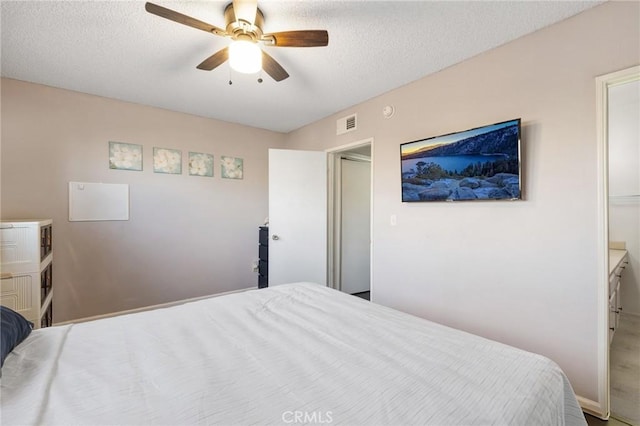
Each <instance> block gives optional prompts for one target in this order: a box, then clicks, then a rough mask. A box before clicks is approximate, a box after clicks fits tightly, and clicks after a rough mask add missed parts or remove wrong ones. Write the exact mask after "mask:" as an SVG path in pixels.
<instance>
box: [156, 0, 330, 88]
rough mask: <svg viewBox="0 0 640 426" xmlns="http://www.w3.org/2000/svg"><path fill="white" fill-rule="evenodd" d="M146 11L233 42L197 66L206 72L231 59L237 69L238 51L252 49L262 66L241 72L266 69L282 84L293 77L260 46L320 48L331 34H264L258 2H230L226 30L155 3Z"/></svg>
mask: <svg viewBox="0 0 640 426" xmlns="http://www.w3.org/2000/svg"><path fill="white" fill-rule="evenodd" d="M145 9H146V11H147V12H149V13H152V14H154V15H158V16H160V17H162V18H166V19H169V20H171V21H175V22H178V23H180V24H183V25H187V26H189V27H193V28H196V29H198V30H202V31H206V32H208V33H212V34H215V35H219V36H223V37H229V38H231V39H232V40H233V42H232V43H231V45H230V46H227V47H225V48H223V49H220V50H219V51H217V52H216V53H214V54H213V55H211V56H209V57H208V58H207V59H205V60H204V61H202V62H201V63H200V65H198V66H197V68H198V69H201V70H205V71H211V70H212V69H214V68H216V67H217V66H219V65H221V64H223V63H224V62H225V61H227V60H229V61H230V63H231V66H232V67H233V68H235V67H234V59H235V58H234V56H236V53H235V52H234V50H236V49H242V48H243V47H244V48H246V49H249V50H252V51H253V52H254V53H253V54H254V55H257V59H258V62H259V61H260V60H261V61H262V63H261V65H260V66H259V67H258V68H257V69H256V68H254V69H253V70H245V71H242V70H240V71H241V72H248V73H251V72H257V71H259V69H264V71H265V72H266V73H267V74H269V75H270V76H271V77H272V78H273V79H274V80H275V81H282V80H284V79H285V78H287V77H289V74H288V73H287V71H285V69H284V68H282V66H281V65H280V64H279V63H278V62H277V61H276V60H275V59H273V58H272V57H271V56H270V55H268V54H267V53H266V52H265V51H264V50H262V49H260V47H259V45H258V43H263V44H264V45H266V46H276V47H317V46H327V45H328V44H329V33H328V32H327V31H325V30H297V31H281V32H276V33H264V31H262V26H263V24H264V15H263V14H262V11H261V10H260V9H259V8H258V2H257V0H233V2H232V3H229V4H228V5H227V7H226V8H225V10H224V18H225V22H226V27H225V29H222V28H218V27H216V26H214V25H211V24H207V23H206V22H202V21H200V20H198V19H195V18H192V17H190V16H187V15H183V14H181V13H178V12H175V11H173V10H171V9H167V8H165V7H162V6H158V5H157V4H154V3H146V4H145ZM236 57H237V56H236ZM235 69H238V68H235ZM259 81H260V80H259Z"/></svg>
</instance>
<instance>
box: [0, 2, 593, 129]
mask: <svg viewBox="0 0 640 426" xmlns="http://www.w3.org/2000/svg"><path fill="white" fill-rule="evenodd" d="M155 3H156V4H159V5H162V6H164V7H167V8H170V9H173V10H175V11H177V12H180V13H182V14H185V15H189V16H192V17H194V18H197V19H199V20H202V21H205V22H208V23H210V24H213V25H215V26H219V27H224V18H223V10H224V8H225V6H226V4H227V3H228V1H223V2H221V1H156V2H155ZM599 3H600V2H594V1H575V2H574V1H540V2H538V1H497V2H489V1H471V2H467V1H440V2H435V1H407V2H405V1H364V0H360V1H332V0H310V1H260V2H259V7H260V9H261V10H262V11H263V12H264V15H265V24H264V28H263V29H264V30H265V32H277V31H284V30H297V29H326V30H328V32H329V46H327V47H315V48H284V47H265V48H264V49H265V51H267V52H268V53H269V54H270V55H271V56H273V58H274V59H276V60H277V61H278V62H279V63H280V64H281V65H282V66H283V67H284V68H285V69H286V70H287V71H288V72H289V74H290V75H291V76H290V77H289V78H288V79H286V80H284V81H282V82H279V83H276V82H275V81H273V80H272V79H271V78H270V77H269V76H268V75H266V74H264V75H263V77H264V82H263V83H262V84H258V83H257V81H256V79H257V76H255V75H254V76H246V75H242V74H238V73H235V72H231V71H230V69H229V66H228V64H227V63H225V64H223V65H222V66H220V67H218V68H216V69H215V70H213V71H201V70H198V69H196V65H198V64H199V63H200V62H201V61H202V60H204V59H205V58H207V57H208V56H210V55H211V54H212V53H214V52H216V51H217V50H219V49H221V48H223V47H224V46H226V45H227V44H228V43H229V39H227V38H222V37H218V36H214V35H212V34H207V33H205V32H203V31H199V30H196V29H193V28H190V27H186V26H184V25H180V24H177V23H175V22H172V21H168V20H166V19H162V18H160V17H158V16H155V15H151V14H149V13H147V12H146V11H145V10H144V2H141V1H6V0H2V2H1V19H2V26H1V40H2V51H1V60H2V62H1V68H2V76H3V77H8V78H14V79H18V80H24V81H29V82H34V83H40V84H45V85H49V86H54V87H60V88H64V89H70V90H75V91H79V92H85V93H90V94H94V95H100V96H105V97H109V98H114V99H120V100H124V101H129V102H135V103H139V104H144V105H150V106H155V107H160V108H165V109H169V110H173V111H180V112H185V113H189V114H194V115H199V116H203V117H210V118H216V119H220V120H225V121H230V122H236V123H240V124H244V125H248V126H254V127H259V128H264V129H270V130H274V131H279V132H289V131H291V130H294V129H297V128H299V127H302V126H304V125H306V124H308V123H311V122H314V121H316V120H319V119H321V118H323V117H326V116H328V115H331V114H333V113H335V112H337V111H340V110H342V109H345V108H348V107H350V106H352V105H355V104H358V103H360V102H362V101H365V100H367V99H370V98H372V97H375V96H377V95H380V94H382V93H384V92H387V91H389V90H391V89H394V88H396V87H399V86H402V85H404V84H407V83H409V82H411V81H414V80H417V79H419V78H421V77H423V76H425V75H427V74H430V73H433V72H436V71H439V70H441V69H443V68H446V67H448V66H450V65H453V64H455V63H458V62H460V61H463V60H465V59H467V58H469V57H472V56H474V55H477V54H479V53H481V52H483V51H486V50H488V49H491V48H493V47H496V46H499V45H501V44H504V43H506V42H508V41H510V40H513V39H515V38H518V37H520V36H522V35H525V34H527V33H530V32H533V31H535V30H537V29H540V28H542V27H545V26H547V25H550V24H552V23H555V22H557V21H560V20H563V19H565V18H567V17H570V16H572V15H575V14H577V13H580V12H581V11H583V10H585V9H587V8H590V7H593V6H595V5H597V4H599ZM230 78H231V79H232V80H233V84H232V85H229V83H228V82H229V79H230Z"/></svg>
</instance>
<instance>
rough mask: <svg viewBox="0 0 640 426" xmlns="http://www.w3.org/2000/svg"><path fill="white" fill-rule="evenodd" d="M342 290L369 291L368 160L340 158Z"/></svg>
mask: <svg viewBox="0 0 640 426" xmlns="http://www.w3.org/2000/svg"><path fill="white" fill-rule="evenodd" d="M340 163H341V191H340V194H341V203H340V204H341V206H342V209H341V210H342V212H341V215H342V217H341V236H340V239H341V250H340V253H341V257H342V258H341V262H340V266H341V271H340V282H341V290H342V291H343V292H345V293H349V294H354V293H360V292H363V291H369V282H370V276H369V275H370V270H371V265H370V252H369V251H370V235H369V234H370V228H371V227H370V214H371V163H369V162H366V161H354V160H348V159H344V158H343V159H341V160H340Z"/></svg>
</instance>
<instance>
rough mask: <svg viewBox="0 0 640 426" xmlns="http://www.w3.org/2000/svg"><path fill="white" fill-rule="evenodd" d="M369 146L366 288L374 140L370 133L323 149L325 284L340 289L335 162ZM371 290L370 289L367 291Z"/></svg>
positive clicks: (338, 221)
mask: <svg viewBox="0 0 640 426" xmlns="http://www.w3.org/2000/svg"><path fill="white" fill-rule="evenodd" d="M367 145H369V146H371V160H370V161H371V177H370V185H371V199H370V208H369V222H370V225H369V241H370V242H369V277H370V279H369V290H370V291H371V290H372V289H373V282H374V278H373V249H374V247H373V197H374V191H373V176H374V170H373V168H374V161H373V160H374V143H373V137H371V138H367V139H361V140H358V141H355V142H352V143H348V144H346V145H341V146H338V147H335V148H329V149H327V150H326V153H327V168H328V173H327V176H328V179H327V210H328V211H327V286H328V287H331V288H335V289H336V290H340V257H341V252H340V250H341V239H340V234H341V211H342V210H341V207H342V206H341V204H340V185H341V183H342V176H341V173H340V167H339V162H340V158H341V155H342V154H343V153H345V152H349V151H352V150H354V149H356V148H361V147H364V146H367ZM371 294H373V292H372V293H371Z"/></svg>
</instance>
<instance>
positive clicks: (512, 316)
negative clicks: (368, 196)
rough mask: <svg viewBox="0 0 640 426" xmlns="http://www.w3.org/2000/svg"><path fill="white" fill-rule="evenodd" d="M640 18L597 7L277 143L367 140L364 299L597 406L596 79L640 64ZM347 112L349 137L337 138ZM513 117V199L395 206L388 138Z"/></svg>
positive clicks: (396, 168) (632, 9)
mask: <svg viewBox="0 0 640 426" xmlns="http://www.w3.org/2000/svg"><path fill="white" fill-rule="evenodd" d="M639 16H640V3H638V2H624V3H620V2H610V3H606V4H604V5H601V6H597V7H595V8H593V9H591V10H588V11H586V12H584V13H582V14H580V15H578V16H576V17H573V18H571V19H569V20H566V21H564V22H562V23H559V24H557V25H554V26H551V27H548V28H546V29H543V30H540V31H538V32H536V33H534V34H532V35H529V36H526V37H523V38H521V39H519V40H516V41H514V42H512V43H509V44H506V45H504V46H501V47H499V48H497V49H494V50H492V51H490V52H487V53H485V54H482V55H479V56H477V57H475V58H472V59H471V60H468V61H465V62H463V63H460V64H458V65H456V66H453V67H450V68H448V69H446V70H443V71H441V72H439V73H437V74H434V75H431V76H427V77H426V78H423V79H421V80H418V81H416V82H414V83H412V84H409V85H407V86H404V87H401V88H398V89H396V90H393V91H391V92H389V93H386V94H384V95H382V96H379V97H377V98H374V99H371V100H369V101H367V102H364V103H362V104H360V105H356V106H355V107H353V108H349V109H348V110H345V111H341V112H339V113H337V114H335V115H333V116H331V117H328V118H326V119H324V120H322V121H319V122H317V123H314V124H312V125H309V126H307V127H304V128H302V129H299V130H298V131H296V132H292V133H290V134H289V135H287V141H288V144H289V146H290V147H292V148H298V149H326V148H329V147H335V146H340V145H344V144H347V143H350V142H353V141H357V140H362V139H365V138H369V137H373V138H374V144H373V170H374V182H373V185H374V191H373V282H372V298H373V300H374V301H375V302H378V303H382V304H384V305H388V306H392V307H395V308H398V309H401V310H404V311H408V312H411V313H414V314H416V315H419V316H422V317H426V318H430V319H433V320H436V321H439V322H442V323H444V324H448V325H451V326H454V327H458V328H461V329H464V330H468V331H470V332H473V333H476V334H480V335H483V336H486V337H489V338H492V339H496V340H498V341H502V342H506V343H509V344H512V345H515V346H517V347H521V348H524V349H527V350H531V351H533V352H537V353H541V354H543V355H546V356H548V357H550V358H552V359H553V360H555V361H556V362H557V363H559V364H560V366H561V367H562V368H563V369H564V371H566V372H567V374H568V376H569V378H570V380H571V383H572V385H573V386H574V389H575V390H576V392H577V393H578V394H579V395H581V396H583V397H585V398H587V399H590V400H592V401H595V402H596V403H598V398H599V397H598V390H599V389H600V386H599V383H598V364H597V361H598V350H597V339H596V336H597V328H598V327H597V304H596V298H597V271H596V259H597V256H598V253H597V244H596V240H597V217H596V216H597V204H596V201H597V200H596V184H597V150H596V126H595V117H596V106H595V77H596V76H598V75H601V74H605V73H608V72H611V71H614V70H618V69H622V68H626V67H629V66H632V65H636V64H638V63H640V44H639V43H640V42H639V40H640V30H639V26H640V20H639V19H638V17H639ZM428 54H429V53H428V52H425V55H428ZM380 78H384V76H380ZM385 105H393V106H394V107H395V109H396V113H395V115H394V116H393V117H392V118H391V119H384V118H383V116H382V108H383V106H385ZM350 113H357V114H358V130H357V131H355V132H353V133H348V134H346V135H342V136H336V135H335V128H336V125H335V120H336V119H337V118H339V117H343V116H345V115H347V114H350ZM517 117H521V118H522V120H523V176H524V177H523V181H524V197H525V200H524V201H518V202H475V203H473V202H472V203H402V202H401V192H400V188H401V186H400V185H401V184H400V158H399V145H400V144H401V143H403V142H409V141H412V140H416V139H421V138H425V137H430V136H436V135H440V134H444V133H450V132H454V131H458V130H465V129H469V128H473V127H478V126H481V125H484V124H489V123H495V122H498V121H504V120H508V119H512V118H517ZM391 215H397V226H391V225H390V216H391Z"/></svg>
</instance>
